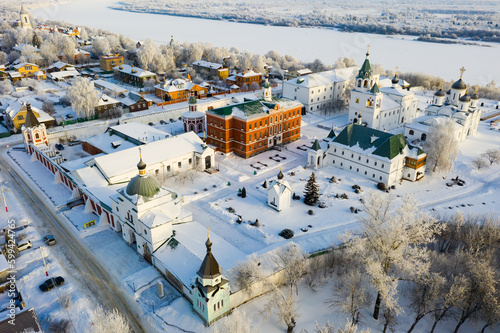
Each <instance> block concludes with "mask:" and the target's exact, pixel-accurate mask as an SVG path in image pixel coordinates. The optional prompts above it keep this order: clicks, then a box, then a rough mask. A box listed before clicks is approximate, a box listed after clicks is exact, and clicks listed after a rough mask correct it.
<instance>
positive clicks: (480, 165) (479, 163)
mask: <svg viewBox="0 0 500 333" xmlns="http://www.w3.org/2000/svg"><path fill="white" fill-rule="evenodd" d="M472 164H473V165H474V166H475V167H476V169H478V170H481V169H484V168H486V167H488V162H487V161H486V159H485V158H484V157H483V155H482V154H481V155H479V156H477V157H476V158H475V159H474V160H473V161H472Z"/></svg>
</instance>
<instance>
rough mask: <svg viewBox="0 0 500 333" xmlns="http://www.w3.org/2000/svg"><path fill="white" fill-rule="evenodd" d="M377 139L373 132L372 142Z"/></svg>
mask: <svg viewBox="0 0 500 333" xmlns="http://www.w3.org/2000/svg"><path fill="white" fill-rule="evenodd" d="M375 140H377V137H376V136H375V135H373V134H372V137H371V139H370V143H373V142H374V141H375Z"/></svg>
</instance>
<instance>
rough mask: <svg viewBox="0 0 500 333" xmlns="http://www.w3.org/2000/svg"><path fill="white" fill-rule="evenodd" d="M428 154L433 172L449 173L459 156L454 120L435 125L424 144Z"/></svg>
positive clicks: (428, 160) (428, 161)
mask: <svg viewBox="0 0 500 333" xmlns="http://www.w3.org/2000/svg"><path fill="white" fill-rule="evenodd" d="M423 148H424V151H425V152H426V153H427V163H428V164H429V165H430V166H431V167H432V172H436V170H437V169H438V168H439V172H449V171H450V170H451V168H452V167H453V163H454V162H455V159H456V158H457V156H458V141H457V138H456V134H455V122H454V120H453V119H446V120H445V121H443V122H441V123H438V124H434V125H433V126H432V127H431V129H430V131H429V135H428V136H427V140H426V141H425V142H424V144H423Z"/></svg>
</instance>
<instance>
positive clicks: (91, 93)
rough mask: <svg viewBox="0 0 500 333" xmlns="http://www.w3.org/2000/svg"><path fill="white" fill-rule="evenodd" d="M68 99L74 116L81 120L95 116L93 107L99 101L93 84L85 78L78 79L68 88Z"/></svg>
mask: <svg viewBox="0 0 500 333" xmlns="http://www.w3.org/2000/svg"><path fill="white" fill-rule="evenodd" d="M67 96H68V98H69V99H70V100H71V106H72V107H73V110H75V112H76V114H77V115H78V116H79V117H82V118H91V117H93V116H94V114H95V106H96V105H97V103H98V101H99V97H98V93H97V91H96V90H95V88H94V82H92V81H90V80H89V79H87V78H83V77H78V78H76V79H75V80H74V81H73V84H72V85H71V87H69V88H68V92H67Z"/></svg>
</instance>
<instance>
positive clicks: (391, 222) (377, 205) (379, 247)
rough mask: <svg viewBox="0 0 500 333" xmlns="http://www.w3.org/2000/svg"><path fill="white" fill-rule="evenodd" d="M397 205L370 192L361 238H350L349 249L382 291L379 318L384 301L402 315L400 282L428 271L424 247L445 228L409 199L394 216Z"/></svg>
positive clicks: (390, 198)
mask: <svg viewBox="0 0 500 333" xmlns="http://www.w3.org/2000/svg"><path fill="white" fill-rule="evenodd" d="M393 204H394V197H393V196H391V195H384V196H380V195H379V194H378V193H375V192H368V193H367V194H366V195H365V196H364V203H363V208H364V209H363V211H364V213H365V214H364V215H362V216H360V218H359V222H360V225H361V232H360V235H358V236H357V237H356V236H350V235H346V236H347V237H346V238H347V240H348V241H349V243H348V248H349V249H350V250H351V251H354V253H355V254H356V255H358V256H359V258H360V259H361V260H362V262H363V263H364V266H365V269H366V271H367V273H368V274H369V275H370V277H371V283H372V284H373V286H374V287H375V289H376V290H377V292H378V294H377V299H376V301H375V307H374V310H373V318H375V319H378V317H379V311H380V305H381V303H382V301H383V303H384V306H385V308H387V309H389V310H391V311H394V313H395V314H398V313H399V312H400V310H401V308H400V306H399V304H398V302H397V284H398V281H399V279H401V278H405V279H410V278H412V277H415V276H418V275H420V274H424V273H426V272H427V271H428V269H429V265H428V263H427V258H428V251H427V250H426V249H424V248H423V245H424V244H427V243H429V242H432V241H433V240H434V235H435V234H436V232H438V231H439V230H441V228H442V227H441V225H439V224H437V223H436V221H435V220H434V219H432V218H431V217H430V216H428V215H427V214H426V213H424V212H423V211H421V210H419V209H418V208H417V206H416V202H415V201H413V200H411V199H410V197H408V196H407V197H406V198H405V199H404V200H403V203H402V204H401V206H399V207H398V208H397V209H396V211H395V212H394V213H392V214H391V213H390V211H391V208H392V207H393ZM396 268H397V270H396Z"/></svg>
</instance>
